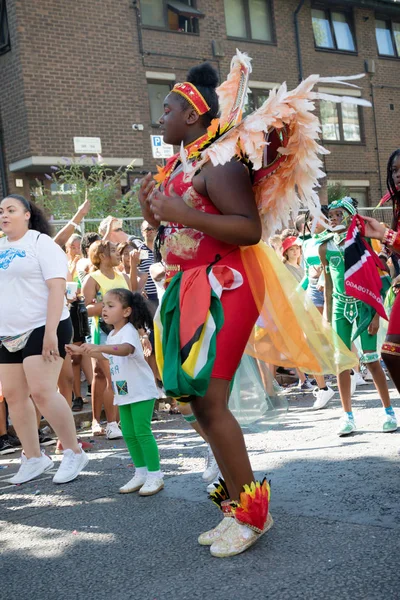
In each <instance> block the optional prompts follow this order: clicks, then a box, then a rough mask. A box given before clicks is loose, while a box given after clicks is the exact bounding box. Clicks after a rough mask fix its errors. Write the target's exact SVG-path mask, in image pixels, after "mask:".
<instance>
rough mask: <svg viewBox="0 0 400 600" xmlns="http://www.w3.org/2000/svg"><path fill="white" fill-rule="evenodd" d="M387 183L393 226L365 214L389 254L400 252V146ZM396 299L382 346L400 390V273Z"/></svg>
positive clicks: (369, 232)
mask: <svg viewBox="0 0 400 600" xmlns="http://www.w3.org/2000/svg"><path fill="white" fill-rule="evenodd" d="M387 186H388V190H389V196H390V199H391V201H392V202H393V221H392V227H391V228H390V229H389V228H386V227H385V226H384V225H383V224H382V223H379V221H377V220H376V219H373V218H371V217H363V221H364V222H365V234H366V235H367V236H368V237H371V238H374V239H377V240H380V241H381V242H382V243H383V245H384V246H385V248H386V253H387V256H389V255H391V254H394V255H395V257H396V256H397V258H398V255H400V148H399V149H397V150H395V151H394V152H393V153H392V154H391V156H390V158H389V161H388V165H387ZM392 287H393V290H394V292H395V294H396V299H395V302H394V305H393V308H392V311H391V313H390V320H389V327H388V331H387V336H386V340H385V343H384V344H383V346H382V358H383V360H384V362H385V365H386V367H387V369H388V371H389V373H390V376H391V378H392V380H393V383H394V384H395V386H396V388H397V391H398V392H400V294H399V293H398V292H399V288H400V276H397V277H396V278H395V279H394V280H393V281H392Z"/></svg>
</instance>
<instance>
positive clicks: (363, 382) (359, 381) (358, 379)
mask: <svg viewBox="0 0 400 600" xmlns="http://www.w3.org/2000/svg"><path fill="white" fill-rule="evenodd" d="M368 372H369V371H368ZM353 377H354V379H355V382H356V386H358V385H368V381H366V379H367V378H365V379H364V377H363V376H362V375H361V373H359V372H358V371H354V375H353ZM370 381H372V376H371V379H370Z"/></svg>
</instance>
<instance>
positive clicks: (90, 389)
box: [87, 383, 92, 396]
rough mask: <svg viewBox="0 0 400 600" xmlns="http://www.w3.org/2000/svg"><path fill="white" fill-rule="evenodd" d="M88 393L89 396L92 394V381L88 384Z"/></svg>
mask: <svg viewBox="0 0 400 600" xmlns="http://www.w3.org/2000/svg"><path fill="white" fill-rule="evenodd" d="M87 395H88V396H91V395H92V384H91V383H88V386H87Z"/></svg>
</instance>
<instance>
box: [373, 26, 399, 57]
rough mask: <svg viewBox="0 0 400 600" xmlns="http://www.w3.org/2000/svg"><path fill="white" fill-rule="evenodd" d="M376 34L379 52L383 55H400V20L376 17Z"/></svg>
mask: <svg viewBox="0 0 400 600" xmlns="http://www.w3.org/2000/svg"><path fill="white" fill-rule="evenodd" d="M375 35H376V43H377V45H378V53H379V54H380V55H381V56H393V57H397V58H399V57H400V22H399V23H394V22H391V21H385V20H384V19H376V21H375Z"/></svg>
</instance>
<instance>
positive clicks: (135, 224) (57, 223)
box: [51, 217, 143, 237]
mask: <svg viewBox="0 0 400 600" xmlns="http://www.w3.org/2000/svg"><path fill="white" fill-rule="evenodd" d="M102 220H103V219H83V221H81V224H80V229H81V234H82V235H84V234H85V233H88V232H89V231H97V229H98V227H99V224H100V223H101V221H102ZM142 222H143V218H142V217H127V218H126V219H123V229H124V231H125V232H126V233H127V234H128V235H136V236H138V237H142V236H141V232H140V226H141V224H142ZM67 223H69V220H68V219H54V220H52V221H51V225H52V227H53V229H54V233H57V232H58V231H60V229H62V228H63V227H64V226H65V225H66V224H67Z"/></svg>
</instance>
